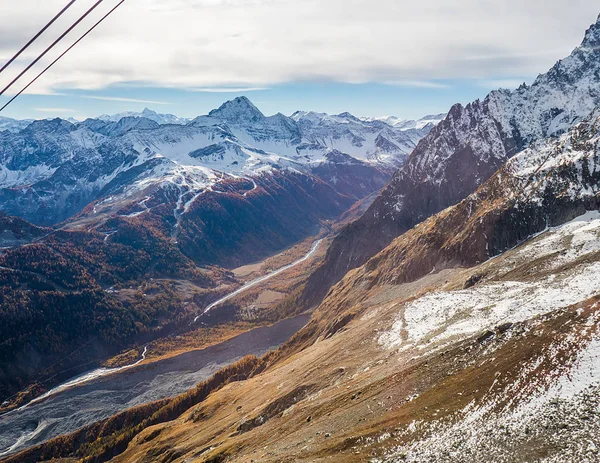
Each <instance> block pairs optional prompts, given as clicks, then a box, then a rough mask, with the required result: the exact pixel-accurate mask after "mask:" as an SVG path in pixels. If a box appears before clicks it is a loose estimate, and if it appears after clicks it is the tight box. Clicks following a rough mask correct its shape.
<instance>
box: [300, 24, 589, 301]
mask: <svg viewBox="0 0 600 463" xmlns="http://www.w3.org/2000/svg"><path fill="white" fill-rule="evenodd" d="M599 31H600V19H599V21H598V22H597V23H596V24H594V25H592V26H591V27H590V29H589V30H588V31H587V32H586V34H585V38H584V41H583V42H582V44H581V45H580V46H579V47H577V48H576V49H575V50H574V51H573V53H572V54H571V55H570V56H569V57H567V58H565V59H563V60H561V61H559V62H558V63H557V64H556V65H555V66H554V67H553V68H552V69H551V70H550V71H549V72H548V73H546V74H543V75H540V76H539V77H538V78H537V79H536V80H535V82H534V83H533V84H532V85H531V86H527V85H523V86H521V87H519V88H518V89H517V90H514V91H508V90H498V91H494V92H492V93H490V94H489V95H488V96H487V97H486V98H485V99H484V100H483V101H479V100H477V101H475V102H473V103H471V104H469V105H467V106H465V107H463V106H462V105H460V104H458V105H455V106H454V107H453V108H452V109H451V110H450V112H449V113H448V116H447V117H446V118H445V119H444V120H443V121H442V122H441V123H440V124H439V125H437V126H436V127H435V128H434V129H433V130H432V131H431V132H430V133H429V135H427V136H426V137H425V138H424V139H423V140H421V141H420V142H419V144H418V145H417V147H416V149H415V150H414V151H413V153H412V154H411V155H410V157H409V159H408V161H407V162H406V164H405V165H404V166H403V167H402V168H400V170H399V171H398V172H397V173H396V174H395V175H394V177H393V178H392V180H391V182H390V184H389V185H388V187H387V188H386V189H385V190H384V191H383V192H382V194H381V195H380V197H379V198H377V200H376V201H375V202H374V203H373V205H372V206H371V208H370V209H369V210H368V211H367V212H366V213H365V214H364V216H363V217H362V218H361V219H359V220H358V221H357V222H355V223H353V224H351V225H349V226H348V227H347V228H346V229H344V230H343V231H342V232H341V233H340V235H339V237H338V238H337V239H336V240H335V241H334V243H333V244H332V246H331V248H330V250H329V252H328V255H327V259H326V262H325V263H324V266H323V268H322V269H321V270H320V271H318V272H317V273H316V274H315V275H314V277H313V278H312V281H311V282H310V283H309V286H308V289H307V293H306V298H307V302H308V303H309V304H310V303H312V304H314V303H315V302H318V301H319V300H320V299H321V298H322V297H323V296H324V295H325V293H326V292H327V290H328V289H329V288H330V287H331V285H332V284H334V283H335V282H336V281H338V280H339V279H340V278H341V277H342V276H343V275H344V274H345V273H346V272H347V271H348V270H350V269H353V268H356V267H359V266H360V265H362V264H363V263H365V262H366V261H367V260H368V259H369V258H370V257H372V256H373V255H375V254H376V253H377V252H379V251H380V250H382V249H383V248H384V247H385V246H387V245H388V244H389V243H390V242H391V241H392V240H393V239H394V238H395V237H397V236H399V235H401V234H402V233H404V232H406V231H407V230H409V229H410V228H412V227H413V226H414V225H415V224H417V223H419V222H422V221H423V220H425V219H426V218H427V217H429V216H431V215H432V214H434V213H436V212H439V211H441V210H442V209H444V208H446V207H448V206H451V205H452V204H456V203H457V202H458V201H460V200H462V199H464V198H465V197H466V196H467V195H469V194H470V193H472V192H473V191H475V190H476V189H477V187H478V186H479V185H481V184H482V183H483V182H484V181H485V180H487V179H488V178H489V177H490V176H491V175H492V174H493V173H494V172H495V171H496V170H497V169H498V168H499V167H500V166H502V165H503V164H504V162H505V161H506V160H507V159H509V158H511V157H512V156H514V155H515V154H517V153H518V152H520V151H521V150H523V149H524V148H526V147H527V146H528V145H529V144H530V143H532V142H533V141H535V140H539V139H543V138H545V137H554V136H558V135H560V134H562V133H564V132H565V131H566V130H568V129H569V128H570V127H571V126H573V124H575V123H577V122H578V121H581V120H582V119H583V118H585V117H587V116H588V115H589V113H590V112H591V111H592V110H593V109H594V108H595V107H597V106H598V104H600V40H599V36H600V32H599Z"/></svg>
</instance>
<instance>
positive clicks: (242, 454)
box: [0, 16, 600, 463]
mask: <svg viewBox="0 0 600 463" xmlns="http://www.w3.org/2000/svg"><path fill="white" fill-rule="evenodd" d="M1 123H2V124H6V125H5V126H6V127H7V129H6V130H3V131H1V132H0V169H1V170H0V187H1V189H0V195H1V196H0V209H2V211H3V215H2V216H0V241H1V246H2V250H1V252H0V280H1V281H2V285H1V286H0V302H1V305H0V310H1V314H0V316H1V317H2V320H3V324H2V327H1V328H0V330H1V332H0V339H2V349H0V355H1V356H2V358H1V362H0V392H1V394H2V395H1V397H2V399H3V400H5V402H4V404H3V414H2V415H0V459H2V460H1V461H3V462H6V463H9V462H10V463H21V462H42V461H48V462H50V461H61V462H65V463H66V462H69V463H70V462H76V461H82V462H86V463H92V462H94V463H100V462H108V461H111V462H115V463H133V462H137V463H144V462H161V463H173V462H176V463H184V462H197V463H226V462H236V463H252V462H261V463H269V462H272V463H284V462H285V463H287V462H289V463H292V462H307V463H308V462H311V463H317V462H318V463H325V462H344V463H354V462H356V463H358V462H369V463H401V462H415V463H416V462H422V463H431V462H440V463H442V462H444V463H463V462H466V461H473V462H486V463H488V462H489V463H521V462H536V463H563V462H586V463H587V462H589V463H592V462H598V461H600V413H599V406H600V16H599V17H598V19H597V21H596V22H595V23H594V24H593V25H592V26H591V27H590V28H589V29H588V30H587V31H586V32H585V35H584V39H583V42H581V45H579V46H578V47H577V48H575V50H574V51H573V52H572V53H571V54H570V55H569V56H568V57H566V58H564V59H562V60H560V61H558V62H557V63H556V64H555V65H554V66H553V67H552V68H551V69H550V70H549V71H548V72H546V73H544V74H541V75H539V76H538V77H537V78H536V79H535V80H534V82H533V83H532V84H531V85H526V84H523V85H521V86H520V87H518V88H517V89H515V90H505V89H499V90H494V91H492V92H491V93H489V94H488V95H487V97H485V98H484V99H483V100H476V101H474V102H472V103H470V104H467V105H466V106H463V105H462V104H456V105H454V106H452V107H451V108H450V110H449V112H448V113H447V114H443V115H430V116H426V117H424V118H422V119H421V120H414V121H404V120H400V119H398V118H395V117H391V116H390V117H362V118H360V117H355V116H353V115H352V114H349V113H342V114H338V115H328V114H323V113H316V112H304V111H298V112H295V113H293V114H292V115H291V116H290V117H287V116H284V115H283V114H276V115H274V116H265V115H264V114H263V113H262V112H261V111H259V110H258V109H257V107H256V106H254V105H253V104H252V103H251V102H250V101H249V100H248V99H247V98H245V97H238V98H236V99H234V100H231V101H228V102H226V103H224V104H223V105H222V106H221V107H219V108H217V109H215V110H213V111H211V112H210V113H209V114H208V115H203V116H199V117H197V118H195V119H192V120H185V119H181V118H178V117H176V116H172V115H168V114H157V113H155V112H153V111H150V110H145V111H144V112H142V113H124V114H118V115H116V116H102V117H100V118H97V119H88V120H86V121H82V122H68V121H65V120H62V119H53V120H41V121H33V122H31V123H29V122H28V123H23V126H20V125H19V124H20V123H19V121H6V122H5V121H2V122H1Z"/></svg>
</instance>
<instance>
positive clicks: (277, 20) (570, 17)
mask: <svg viewBox="0 0 600 463" xmlns="http://www.w3.org/2000/svg"><path fill="white" fill-rule="evenodd" d="M116 2H117V0H108V1H106V2H104V3H105V4H106V5H104V4H103V5H102V6H101V7H99V9H98V10H102V11H97V12H96V13H95V14H94V18H88V19H89V21H88V20H86V21H85V22H84V24H82V25H81V26H80V27H78V28H77V29H76V31H74V33H73V34H71V35H69V38H68V39H69V40H68V41H66V42H65V44H64V46H63V45H61V46H62V48H61V47H58V48H61V50H54V51H53V52H52V53H50V54H49V55H52V56H48V57H47V60H46V59H44V60H43V61H45V62H46V63H47V62H48V61H49V60H50V59H53V58H54V57H55V56H56V55H57V54H58V53H60V51H62V50H63V49H64V48H66V46H67V43H72V42H73V41H74V40H75V38H76V37H78V36H79V35H81V33H82V32H83V31H85V30H86V29H87V27H89V26H90V25H91V24H92V23H93V21H94V20H96V19H97V18H98V17H100V14H102V13H104V12H105V11H107V10H108V9H109V8H111V7H112V6H113V5H114V4H116ZM63 3H64V2H63V1H62V0H45V1H44V2H39V0H20V1H19V2H0V17H1V18H2V20H3V21H2V22H3V31H2V34H1V37H0V57H2V58H6V57H8V56H10V55H11V54H12V53H14V51H15V50H17V49H18V48H20V46H21V45H22V44H23V43H25V42H26V41H27V40H28V39H29V37H30V36H31V35H32V34H33V33H34V32H35V31H36V30H37V29H39V25H40V24H43V23H44V22H46V21H47V19H48V18H49V17H51V16H52V15H54V14H55V13H56V12H57V11H58V10H59V9H60V8H61V7H62V6H63ZM79 3H81V5H79ZM86 8H87V6H86V5H84V2H78V3H77V4H76V5H75V6H73V8H72V9H71V10H70V11H69V14H68V15H65V18H63V19H61V20H60V21H59V22H58V23H57V24H55V25H54V26H53V27H52V28H51V30H50V31H48V32H47V33H46V34H45V35H44V36H43V37H42V38H43V40H40V42H39V43H38V44H36V46H35V47H33V48H32V49H31V50H30V51H29V52H28V57H29V58H31V57H32V56H34V54H35V53H36V52H39V50H41V49H43V46H44V45H47V44H48V43H49V41H50V40H51V39H52V38H54V37H56V36H58V35H59V34H60V31H61V30H64V29H65V28H66V24H67V19H69V20H71V21H72V20H73V18H75V17H77V16H78V15H79V14H81V13H82V12H83V11H84V10H85V9H86ZM597 14H598V5H597V4H595V3H594V2H590V1H589V0H572V1H570V2H565V1H564V0H528V1H527V2H523V1H522V0H505V1H503V2H481V1H479V0H462V1H461V2H447V1H445V0H430V1H428V2H399V1H398V0H377V1H373V0H302V1H298V0H170V1H169V2H167V3H165V2H164V0H128V1H127V2H125V3H124V4H123V6H122V7H121V8H120V9H119V10H117V12H116V13H115V14H114V15H113V16H111V17H110V18H109V19H108V20H107V22H106V23H104V24H102V25H101V26H100V27H99V28H98V29H96V30H95V31H94V32H93V34H91V35H90V36H88V37H86V39H85V40H84V41H82V42H81V43H80V44H79V45H78V46H77V47H76V48H75V49H73V50H72V51H71V52H70V53H69V54H68V55H67V56H66V57H65V58H64V59H63V60H61V61H60V62H59V64H57V65H56V66H55V67H54V68H53V69H52V70H51V71H49V72H48V74H47V75H45V76H44V77H43V78H42V79H40V81H39V82H37V83H36V84H35V85H34V86H33V87H32V89H31V92H32V93H33V92H36V93H45V92H47V93H51V92H52V91H59V92H60V91H65V90H66V89H79V90H98V89H102V88H106V87H108V86H110V85H114V84H117V83H124V82H135V83H144V85H149V86H154V87H156V86H158V87H171V88H183V89H189V90H194V89H199V90H200V91H209V90H208V89H212V90H211V91H212V92H217V91H220V90H223V89H231V90H227V91H232V92H233V91H234V90H235V89H239V88H243V89H244V90H245V89H246V88H248V89H262V88H265V87H270V86H273V85H277V84H280V83H287V82H313V81H317V82H323V81H325V82H332V81H333V82H350V83H351V82H379V83H386V82H396V83H400V84H399V85H406V86H415V87H417V86H428V88H437V87H436V82H438V81H449V80H455V79H462V78H469V79H477V80H482V81H484V80H491V79H510V78H512V76H534V75H535V74H537V73H538V72H541V71H544V70H546V69H548V68H549V67H550V66H551V65H552V64H553V63H554V61H555V60H557V59H559V58H561V57H563V56H565V55H566V54H568V53H569V52H570V50H571V49H572V48H574V47H575V46H576V45H578V44H579V43H580V42H581V40H582V38H583V33H584V31H585V29H586V28H587V27H588V26H589V24H590V23H591V22H593V21H595V19H596V16H597ZM42 64H44V63H40V65H42ZM3 74H6V75H2V76H0V77H1V78H0V84H1V83H2V81H5V80H6V79H8V78H9V76H8V74H10V73H3ZM245 91H249V90H245ZM223 93H224V92H223Z"/></svg>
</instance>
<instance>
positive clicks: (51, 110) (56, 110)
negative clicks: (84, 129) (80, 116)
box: [33, 108, 75, 113]
mask: <svg viewBox="0 0 600 463" xmlns="http://www.w3.org/2000/svg"><path fill="white" fill-rule="evenodd" d="M33 109H34V110H35V111H39V112H42V113H74V112H75V110H74V109H70V108H33Z"/></svg>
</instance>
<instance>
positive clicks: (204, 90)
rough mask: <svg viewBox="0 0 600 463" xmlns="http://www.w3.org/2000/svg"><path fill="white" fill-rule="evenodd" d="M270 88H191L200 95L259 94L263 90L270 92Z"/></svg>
mask: <svg viewBox="0 0 600 463" xmlns="http://www.w3.org/2000/svg"><path fill="white" fill-rule="evenodd" d="M268 89H269V88H268V87H237V88H235V87H205V88H191V89H190V90H192V91H194V92H200V93H246V92H259V91H261V90H268Z"/></svg>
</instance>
